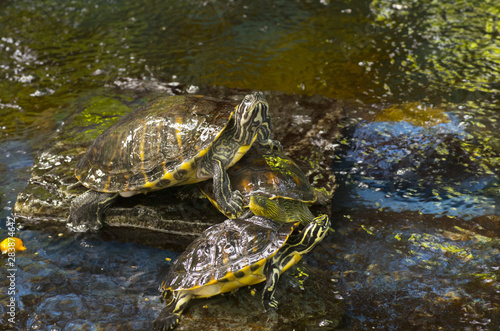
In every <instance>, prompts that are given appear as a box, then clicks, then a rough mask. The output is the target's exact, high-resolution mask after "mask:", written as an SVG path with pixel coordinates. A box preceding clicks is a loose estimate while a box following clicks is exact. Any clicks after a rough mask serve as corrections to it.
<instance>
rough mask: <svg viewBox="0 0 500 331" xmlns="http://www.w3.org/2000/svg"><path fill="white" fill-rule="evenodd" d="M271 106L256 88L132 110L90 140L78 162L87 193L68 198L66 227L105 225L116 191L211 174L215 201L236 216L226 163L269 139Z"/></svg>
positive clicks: (238, 203)
mask: <svg viewBox="0 0 500 331" xmlns="http://www.w3.org/2000/svg"><path fill="white" fill-rule="evenodd" d="M268 108H269V105H268V104H267V102H266V100H265V99H264V96H263V95H262V93H261V92H255V93H253V94H249V95H247V96H245V98H244V99H243V101H242V102H241V103H240V104H239V105H237V106H236V107H235V106H234V103H232V102H228V101H222V100H217V99H213V98H208V97H201V96H190V95H184V96H170V97H161V98H158V99H156V100H154V101H152V102H151V103H149V104H148V105H146V106H145V107H143V108H141V109H139V110H138V111H135V112H132V113H130V114H128V115H127V116H125V117H123V118H122V119H120V120H119V121H118V122H117V123H115V124H114V125H112V126H111V127H109V128H108V129H107V130H106V131H104V132H103V133H102V134H101V135H100V136H99V137H97V138H96V139H95V141H94V142H93V143H92V145H91V146H90V147H89V148H88V150H87V152H86V153H85V154H84V155H83V157H82V158H81V160H80V161H79V162H78V164H77V165H76V170H75V175H76V178H77V179H78V180H79V182H80V183H81V184H83V185H84V186H86V187H87V188H89V191H87V192H86V193H84V194H82V195H81V196H79V197H77V198H75V199H74V200H73V202H72V204H71V208H70V215H69V219H68V226H69V227H70V228H72V229H73V230H75V231H86V230H88V228H91V229H97V228H99V227H100V226H102V224H103V221H102V218H103V214H104V212H105V211H106V209H107V208H109V206H110V205H111V204H112V203H113V202H114V201H115V200H116V198H117V197H118V196H119V195H120V196H122V197H130V196H132V195H135V194H138V193H147V192H149V191H155V190H160V189H163V188H166V187H169V186H174V185H185V184H190V183H196V182H200V181H204V180H207V179H210V178H213V183H214V185H213V186H214V192H215V199H216V200H217V202H218V204H219V205H220V206H221V208H222V210H224V212H226V213H228V214H230V215H232V216H233V217H234V216H236V215H238V214H239V213H241V211H242V196H241V193H240V192H238V191H236V190H231V186H230V181H229V177H228V176H227V172H226V169H227V168H228V167H231V166H232V165H233V164H234V163H236V162H237V161H238V160H239V159H240V158H241V157H242V156H243V155H244V154H245V153H246V152H247V151H248V149H249V148H250V147H251V146H252V144H253V142H254V141H255V140H257V141H258V143H259V144H260V145H263V146H266V147H268V148H278V149H282V147H281V144H280V143H279V142H278V141H275V140H271V138H270V137H271V123H270V118H269V114H268Z"/></svg>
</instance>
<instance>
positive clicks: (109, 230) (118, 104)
mask: <svg viewBox="0 0 500 331" xmlns="http://www.w3.org/2000/svg"><path fill="white" fill-rule="evenodd" d="M187 91H196V93H197V94H204V95H210V96H214V97H218V98H222V99H228V100H234V101H235V102H239V101H240V100H241V98H242V96H243V95H245V94H246V93H248V91H243V90H237V89H229V88H224V87H200V88H198V89H193V88H192V87H181V86H175V87H172V88H165V87H162V89H159V90H153V91H151V90H147V89H146V90H144V89H134V90H120V91H107V92H106V93H96V94H95V95H91V96H87V97H84V98H80V99H79V100H77V101H76V102H75V104H74V105H73V106H72V107H71V109H69V110H68V113H69V114H71V115H70V116H69V117H68V118H67V119H66V121H65V122H64V123H63V124H62V126H61V127H60V128H59V130H58V131H57V132H56V133H55V134H54V136H53V137H52V138H51V139H50V140H49V141H48V142H47V144H46V145H45V147H43V148H42V149H41V151H40V153H39V155H38V156H37V158H36V159H35V160H34V164H33V167H32V174H31V178H30V180H29V182H28V185H27V187H26V188H25V189H24V190H23V191H22V192H21V193H19V195H18V198H17V201H16V204H15V208H14V215H15V217H16V222H17V224H18V225H20V226H21V227H22V228H25V229H29V228H31V229H37V230H46V231H50V232H65V231H67V230H66V227H65V224H66V219H67V217H68V214H69V206H70V204H71V201H72V199H73V198H75V196H77V195H79V194H81V193H83V192H84V191H85V190H86V189H85V188H84V187H83V186H81V185H78V183H77V180H76V178H75V177H74V168H75V165H76V163H77V161H78V160H79V158H80V157H81V154H83V153H84V152H85V150H86V148H87V147H88V146H89V145H90V143H91V142H92V141H93V139H95V137H97V136H98V135H99V134H100V133H101V132H102V131H103V130H105V129H106V128H107V127H109V126H110V125H111V124H113V123H114V122H115V121H116V120H117V119H118V118H120V117H121V116H122V115H124V114H126V113H128V112H130V111H132V110H134V109H136V108H138V107H140V106H142V105H144V104H145V103H146V102H147V101H148V100H150V99H152V98H153V97H155V96H157V95H159V94H162V95H165V94H172V95H173V94H182V93H187ZM264 94H265V96H266V99H267V100H268V102H269V104H270V112H271V118H272V124H273V132H274V138H275V139H278V140H280V141H281V142H282V144H283V146H284V149H285V152H286V153H287V154H288V155H289V156H290V157H291V158H292V159H294V160H295V161H296V162H297V164H299V166H300V167H301V168H302V169H303V170H304V172H305V173H306V175H307V176H308V178H309V180H310V181H311V183H312V184H314V185H315V186H316V187H322V188H325V190H326V191H327V192H328V193H333V191H334V189H335V178H334V175H333V173H332V172H331V169H330V165H331V162H332V159H333V157H334V150H335V146H336V145H335V141H336V139H338V137H339V132H340V127H339V124H340V121H341V105H340V104H339V103H338V102H336V101H335V100H331V99H327V98H324V97H320V96H312V97H308V96H298V95H289V94H285V93H283V92H274V91H270V92H265V93H264ZM323 202H324V201H323ZM328 207H329V206H328V204H326V205H325V206H318V207H316V208H319V209H321V211H322V212H325V209H328ZM312 211H313V212H314V213H317V212H319V211H318V210H317V209H316V210H315V208H312ZM223 220H224V217H223V216H222V215H221V214H220V213H219V212H218V211H217V210H216V209H215V208H213V207H212V206H211V205H210V203H209V202H208V201H207V200H206V199H203V198H202V197H201V195H200V193H199V191H198V189H197V188H196V187H195V186H182V187H173V188H169V189H166V190H162V191H158V192H153V193H150V194H147V195H138V196H134V197H131V198H127V199H120V200H119V201H118V202H117V203H116V204H114V205H113V207H111V208H110V209H109V210H108V211H107V213H106V225H107V226H106V227H104V229H103V232H102V235H103V236H104V237H105V238H110V239H119V240H122V241H130V240H132V241H137V240H138V238H139V237H140V241H141V242H142V243H145V244H152V245H155V246H165V245H167V246H172V245H180V246H185V245H186V244H187V243H189V242H190V241H191V240H192V239H193V238H194V237H195V236H196V235H197V234H199V233H200V232H201V231H203V230H204V229H205V228H207V227H208V226H210V225H212V224H215V223H219V222H222V221H223ZM130 230H132V231H130ZM150 230H153V231H150Z"/></svg>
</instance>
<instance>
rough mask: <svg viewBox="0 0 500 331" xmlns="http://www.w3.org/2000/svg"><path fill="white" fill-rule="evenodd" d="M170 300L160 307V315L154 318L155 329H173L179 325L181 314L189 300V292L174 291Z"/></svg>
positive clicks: (162, 330) (156, 330) (160, 330)
mask: <svg viewBox="0 0 500 331" xmlns="http://www.w3.org/2000/svg"><path fill="white" fill-rule="evenodd" d="M173 296H174V297H173V298H172V301H171V302H170V303H169V304H168V305H167V306H166V307H165V308H163V309H162V311H161V312H160V315H158V317H157V318H156V319H155V320H154V322H153V327H154V330H155V331H166V330H173V329H175V328H176V327H177V325H179V322H180V320H181V314H182V312H183V311H184V309H185V308H186V306H187V303H188V302H189V300H191V294H188V292H187V291H177V292H174V295H173Z"/></svg>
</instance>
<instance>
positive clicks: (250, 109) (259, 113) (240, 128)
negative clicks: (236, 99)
mask: <svg viewBox="0 0 500 331" xmlns="http://www.w3.org/2000/svg"><path fill="white" fill-rule="evenodd" d="M234 116H235V124H236V127H237V130H236V131H237V132H235V138H236V139H237V140H239V141H241V142H243V143H244V144H250V143H251V141H252V140H253V138H254V137H255V134H256V132H257V130H258V129H259V128H260V126H261V125H262V123H268V122H269V104H268V103H267V101H266V99H264V95H263V94H262V92H254V93H252V94H247V95H246V96H245V98H243V101H241V103H240V104H239V105H238V106H236V110H235V112H234Z"/></svg>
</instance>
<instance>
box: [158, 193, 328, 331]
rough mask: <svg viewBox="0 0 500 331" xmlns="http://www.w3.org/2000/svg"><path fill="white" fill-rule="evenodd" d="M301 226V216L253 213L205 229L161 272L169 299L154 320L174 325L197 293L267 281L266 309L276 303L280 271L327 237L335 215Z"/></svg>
mask: <svg viewBox="0 0 500 331" xmlns="http://www.w3.org/2000/svg"><path fill="white" fill-rule="evenodd" d="M263 199H267V200H266V201H267V202H268V203H271V204H275V203H276V202H274V201H272V200H269V199H268V198H265V197H263ZM298 226H300V222H279V221H277V220H271V219H269V218H266V217H263V216H257V215H254V216H252V217H250V218H247V219H226V220H225V221H224V222H223V223H219V224H215V225H213V226H211V227H209V228H208V229H206V230H205V231H204V232H203V233H202V234H201V236H200V237H198V238H197V239H195V240H194V241H193V242H192V243H191V244H190V245H189V246H188V247H187V248H186V250H185V251H184V252H183V253H182V254H181V255H180V256H179V257H178V258H177V260H176V261H175V262H174V263H173V264H172V265H171V266H170V268H169V270H168V273H167V274H166V276H165V277H163V278H162V281H161V284H160V286H159V290H160V291H161V292H162V296H161V298H162V301H167V300H169V299H170V302H169V303H168V304H167V305H166V307H165V308H163V309H162V311H161V312H160V314H159V315H158V317H157V318H156V319H155V321H154V322H153V326H154V329H155V330H171V329H173V328H175V327H176V326H177V325H178V324H179V322H180V318H181V314H182V312H183V310H184V309H185V308H186V306H187V304H188V302H189V301H190V300H191V299H193V298H206V297H211V296H215V295H218V294H221V293H226V292H230V291H233V290H235V289H237V288H239V287H243V286H247V285H253V284H257V283H260V282H264V281H265V282H266V283H265V285H264V290H263V293H262V304H263V306H264V309H265V311H266V312H267V311H269V310H270V309H277V307H278V302H277V300H276V299H275V298H274V293H275V290H276V286H277V283H278V280H279V278H280V275H281V273H283V272H284V271H286V270H287V269H288V268H289V267H291V266H292V265H294V264H295V263H297V262H298V261H300V259H301V258H302V256H303V255H304V254H306V253H307V252H309V251H311V250H312V249H313V248H314V247H315V246H316V245H317V244H318V243H319V242H320V241H321V240H323V238H324V237H325V236H326V234H327V232H328V229H329V227H330V219H329V217H328V216H327V215H320V216H318V217H316V218H314V219H313V220H312V221H310V222H309V224H308V225H307V226H305V227H303V230H302V231H300V232H299V231H298ZM296 229H297V230H296Z"/></svg>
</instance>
